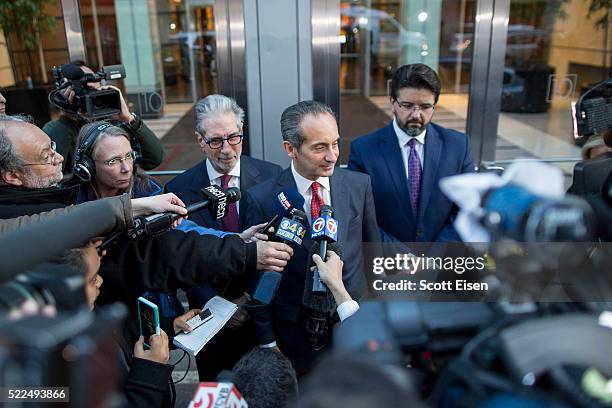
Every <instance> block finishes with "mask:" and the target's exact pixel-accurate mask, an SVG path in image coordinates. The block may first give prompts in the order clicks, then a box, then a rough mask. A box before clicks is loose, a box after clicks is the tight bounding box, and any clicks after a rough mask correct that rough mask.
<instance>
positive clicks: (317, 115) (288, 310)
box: [245, 101, 380, 374]
mask: <svg viewBox="0 0 612 408" xmlns="http://www.w3.org/2000/svg"><path fill="white" fill-rule="evenodd" d="M281 133H282V136H283V146H284V148H285V151H286V152H287V155H288V156H289V157H290V158H291V166H290V167H289V168H288V169H286V170H284V171H283V172H282V173H281V174H280V175H279V176H278V177H275V178H273V179H270V180H268V181H266V182H264V183H262V184H259V185H258V186H255V187H253V188H251V189H250V190H248V191H247V194H246V197H245V199H246V201H247V202H248V210H247V216H246V217H247V218H246V219H247V222H248V223H250V224H256V223H260V222H265V221H267V220H270V219H271V218H272V217H273V216H274V213H275V210H274V200H275V197H276V196H277V195H278V194H279V193H280V192H282V191H284V190H287V189H294V190H297V191H298V192H299V193H300V194H302V195H303V196H304V200H305V202H304V211H305V213H306V214H307V216H308V218H309V220H310V221H311V222H312V219H314V218H316V217H317V216H318V215H319V209H320V208H321V206H322V205H323V204H327V205H331V206H332V207H333V208H334V210H335V215H334V218H335V219H336V220H337V221H338V243H339V244H341V245H342V250H343V259H344V268H343V280H344V284H345V286H346V289H347V290H348V292H349V293H350V295H351V297H352V298H353V299H360V298H361V297H362V296H363V295H364V293H365V290H366V279H365V275H364V259H363V253H362V242H378V241H379V240H380V233H379V229H378V226H377V224H376V216H375V209H374V200H373V197H372V189H371V186H370V178H369V177H368V176H367V175H364V174H360V173H356V172H352V171H348V170H344V169H340V168H336V167H335V166H336V162H337V160H338V155H339V150H338V142H339V138H340V137H339V135H338V126H337V123H336V119H335V116H334V113H333V111H332V110H331V109H330V108H329V107H327V106H325V105H323V104H321V103H318V102H314V101H303V102H300V103H297V104H295V105H293V106H290V107H289V108H287V109H286V110H285V111H284V112H283V114H282V116H281ZM312 245H313V241H312V240H311V239H310V236H309V234H307V235H306V238H305V239H304V241H303V243H302V245H301V246H299V247H297V246H293V250H294V255H293V257H292V258H291V260H290V261H289V263H288V264H287V266H286V267H285V273H284V275H283V279H282V281H281V284H280V287H279V289H278V292H277V294H276V297H275V299H274V301H273V302H272V303H271V305H270V307H269V308H268V310H267V311H266V312H265V313H261V314H259V315H258V316H257V318H256V320H257V340H258V341H259V343H260V345H262V346H269V347H275V346H277V347H278V348H279V349H280V351H282V353H284V354H285V355H286V356H287V357H288V358H289V359H290V360H291V362H292V363H293V365H294V367H295V369H296V371H297V372H298V374H304V373H305V372H307V371H308V369H309V368H310V367H311V366H312V364H313V363H314V361H315V357H316V356H317V355H316V354H315V353H316V352H315V350H314V348H313V345H312V344H310V342H309V340H308V338H309V333H308V332H307V329H306V324H307V322H308V320H309V319H310V318H311V317H312V315H313V313H312V310H310V309H308V308H306V307H304V305H303V303H302V295H303V293H304V287H305V279H306V268H307V261H308V251H309V250H310V248H311V247H312ZM353 303H354V302H353ZM347 312H348V313H352V312H354V311H353V310H351V311H348V310H343V308H340V309H339V310H338V313H339V314H340V315H341V316H340V317H341V318H342V315H344V313H347ZM262 315H263V316H262Z"/></svg>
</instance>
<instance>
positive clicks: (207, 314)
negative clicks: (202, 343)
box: [183, 309, 213, 333]
mask: <svg viewBox="0 0 612 408" xmlns="http://www.w3.org/2000/svg"><path fill="white" fill-rule="evenodd" d="M212 318H213V314H212V312H211V311H210V309H204V310H202V312H200V314H197V315H195V316H194V317H192V318H191V319H189V320H188V321H187V324H188V325H189V327H191V330H192V331H193V330H195V329H197V328H198V327H200V326H201V325H203V324H204V323H206V322H207V321H209V320H210V319H212ZM183 333H188V332H185V331H184V332H183Z"/></svg>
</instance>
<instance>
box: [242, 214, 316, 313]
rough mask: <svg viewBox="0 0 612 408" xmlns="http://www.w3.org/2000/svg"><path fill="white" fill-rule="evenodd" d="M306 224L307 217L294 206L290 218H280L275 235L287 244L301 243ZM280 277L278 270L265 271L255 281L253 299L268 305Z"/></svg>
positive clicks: (276, 288)
mask: <svg viewBox="0 0 612 408" xmlns="http://www.w3.org/2000/svg"><path fill="white" fill-rule="evenodd" d="M306 224H308V219H307V218H306V214H305V213H304V211H300V210H298V209H295V208H294V209H293V214H292V216H291V219H288V218H286V217H283V218H282V219H281V221H280V223H279V225H278V228H277V230H276V233H275V236H276V237H278V238H279V239H280V240H281V241H284V242H285V243H287V244H289V243H294V244H297V245H302V240H303V239H304V236H305V235H306V232H307V227H306V226H305V225H306ZM282 278H283V275H282V274H280V273H278V272H273V271H265V272H264V273H263V274H262V276H261V278H260V279H259V282H257V287H256V288H255V292H253V299H254V300H256V301H257V302H259V303H261V304H264V305H269V304H270V303H271V302H272V300H274V297H275V296H276V292H277V291H278V287H279V285H280V282H281V279H282Z"/></svg>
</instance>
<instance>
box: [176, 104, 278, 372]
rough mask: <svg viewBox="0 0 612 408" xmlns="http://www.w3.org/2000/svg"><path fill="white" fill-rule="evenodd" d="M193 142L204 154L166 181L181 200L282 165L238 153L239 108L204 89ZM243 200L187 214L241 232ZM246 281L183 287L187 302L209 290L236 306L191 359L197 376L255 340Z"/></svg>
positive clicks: (227, 364) (196, 302)
mask: <svg viewBox="0 0 612 408" xmlns="http://www.w3.org/2000/svg"><path fill="white" fill-rule="evenodd" d="M195 115H196V132H195V138H196V143H198V145H199V146H200V148H201V149H202V152H203V153H204V155H205V159H204V160H202V161H201V162H200V163H198V164H196V165H195V166H194V167H192V168H191V169H189V170H187V171H186V172H185V173H183V174H181V175H179V176H177V177H175V178H174V179H173V180H172V181H170V182H169V183H168V184H166V191H169V192H173V193H175V194H176V195H178V196H179V197H180V198H181V199H182V200H183V202H184V203H185V204H187V205H189V204H193V203H195V202H198V201H202V200H203V199H204V196H203V195H202V193H201V192H200V190H201V189H202V188H204V187H206V186H209V185H210V184H216V185H217V186H220V187H221V188H223V189H227V188H228V187H237V188H239V189H240V190H241V191H242V192H243V194H244V192H245V191H246V190H247V189H249V188H251V187H253V186H255V185H257V184H259V183H261V182H263V181H264V180H267V179H269V178H271V177H274V176H277V175H278V174H280V172H281V171H282V168H281V167H280V166H278V165H276V164H272V163H268V162H265V161H263V160H258V159H255V158H252V157H248V156H242V141H243V136H242V128H243V124H244V111H243V110H242V108H241V107H240V106H238V104H237V103H236V101H235V100H234V99H232V98H228V97H227V96H223V95H209V96H207V97H206V98H204V99H201V100H200V101H198V103H197V104H196V105H195ZM246 212H247V208H246V204H245V203H244V201H243V200H241V201H239V202H238V203H236V204H230V205H229V208H228V215H227V216H226V217H224V218H223V219H222V220H215V219H213V218H212V217H211V215H210V213H209V212H208V211H198V212H196V213H194V214H192V215H189V219H190V220H191V221H194V222H196V223H197V224H199V225H202V226H204V227H209V228H215V229H217V230H222V231H227V232H240V231H243V230H244V229H245V228H247V227H250V225H248V224H246V223H245V222H244V216H245V214H246ZM245 291H246V286H245V282H244V281H242V280H239V279H232V280H230V281H222V282H216V283H215V284H211V285H201V286H197V287H194V288H190V289H188V290H187V297H188V299H189V303H190V306H192V307H198V308H201V307H203V306H204V304H205V303H206V302H207V301H208V300H209V299H211V298H212V297H213V296H216V295H220V296H222V297H224V298H226V299H228V300H230V301H233V302H234V303H236V304H237V305H239V306H240V308H239V309H238V312H236V313H235V314H234V316H233V317H232V318H231V319H230V321H229V322H228V325H227V326H228V327H227V328H224V329H223V330H222V331H221V332H220V333H219V334H218V335H217V336H215V338H214V339H213V340H212V341H211V342H210V343H208V344H207V345H206V347H205V348H204V350H202V352H201V353H199V354H198V358H197V359H196V361H197V363H198V371H199V374H200V380H207V381H212V380H214V379H215V377H216V376H217V374H218V372H219V371H221V370H223V369H231V368H232V367H233V365H234V364H235V363H236V362H237V361H238V359H239V358H240V357H241V356H242V354H243V353H245V352H247V351H248V350H250V348H252V347H253V345H254V344H255V340H254V328H253V325H252V323H251V322H249V320H250V318H249V314H248V313H247V311H246V310H245V309H244V307H243V306H244V304H245V303H247V302H248V296H247V295H245Z"/></svg>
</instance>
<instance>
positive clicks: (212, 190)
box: [97, 185, 241, 253]
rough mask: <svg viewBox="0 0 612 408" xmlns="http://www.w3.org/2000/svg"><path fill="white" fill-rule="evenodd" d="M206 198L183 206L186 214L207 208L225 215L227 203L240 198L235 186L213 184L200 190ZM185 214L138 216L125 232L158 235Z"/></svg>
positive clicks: (104, 246)
mask: <svg viewBox="0 0 612 408" xmlns="http://www.w3.org/2000/svg"><path fill="white" fill-rule="evenodd" d="M201 192H202V193H203V194H204V196H205V197H206V199H204V200H203V201H200V202H197V203H194V204H191V205H188V206H187V207H185V209H186V210H187V215H189V214H192V213H194V212H196V211H200V210H203V209H205V208H206V209H208V210H209V211H210V213H211V215H212V217H213V218H214V219H219V218H223V217H225V215H226V214H227V211H228V208H229V204H230V203H234V202H236V201H238V200H240V196H241V194H240V190H239V189H238V188H236V187H231V188H228V189H227V190H225V191H223V190H221V189H220V188H219V187H217V186H215V185H210V186H208V187H205V188H203V189H202V190H201ZM184 216H185V215H181V214H177V213H170V212H167V213H159V214H153V215H149V216H146V217H138V218H136V219H134V228H132V229H130V230H129V231H127V232H125V234H127V236H128V237H130V238H131V239H137V238H138V237H140V236H141V235H143V234H146V235H152V236H155V235H159V234H161V233H163V232H166V231H168V230H169V229H170V228H171V227H172V224H173V223H174V221H176V220H177V219H178V218H181V217H184ZM123 234H124V232H123V231H120V232H116V233H114V234H112V235H111V236H109V237H108V238H106V239H105V240H104V241H102V244H100V246H98V248H97V249H98V253H100V252H102V251H104V250H105V249H107V248H108V247H109V246H110V245H111V244H112V243H113V242H115V240H116V239H117V238H119V237H120V236H121V235H123Z"/></svg>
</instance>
